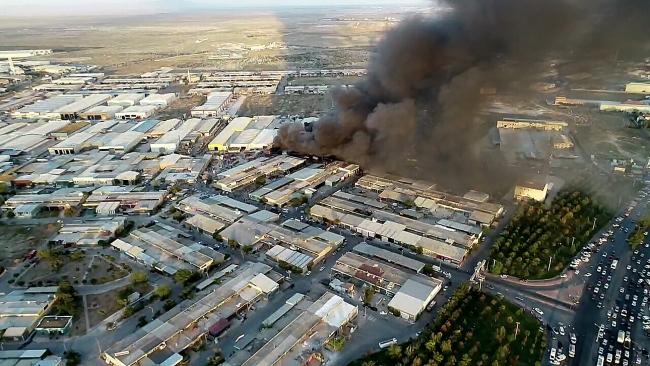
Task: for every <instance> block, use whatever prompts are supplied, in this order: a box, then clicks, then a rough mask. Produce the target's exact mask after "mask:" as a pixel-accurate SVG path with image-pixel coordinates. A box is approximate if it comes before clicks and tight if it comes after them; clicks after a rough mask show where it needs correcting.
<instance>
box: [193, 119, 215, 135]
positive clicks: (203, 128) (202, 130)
mask: <svg viewBox="0 0 650 366" xmlns="http://www.w3.org/2000/svg"><path fill="white" fill-rule="evenodd" d="M218 127H219V120H218V119H215V118H210V119H206V120H203V122H202V123H201V125H200V126H198V127H197V128H196V132H198V133H199V134H200V135H201V136H204V137H205V136H210V135H212V134H213V133H214V132H215V131H216V130H217V128H218Z"/></svg>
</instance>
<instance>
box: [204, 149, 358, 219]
mask: <svg viewBox="0 0 650 366" xmlns="http://www.w3.org/2000/svg"><path fill="white" fill-rule="evenodd" d="M306 162H307V160H306V159H303V158H298V157H294V156H289V155H280V156H275V157H261V158H257V159H255V160H252V161H249V162H247V163H244V164H241V165H238V166H236V167H234V168H232V169H229V170H225V171H223V172H220V173H219V174H218V175H217V178H218V180H217V182H216V183H215V187H217V188H219V189H221V190H223V191H226V192H232V191H234V190H237V189H239V188H242V187H245V186H247V185H250V184H252V183H254V182H256V181H258V182H259V180H260V179H263V180H264V181H266V178H267V177H277V176H281V178H279V179H276V180H273V181H271V182H270V183H268V184H265V185H264V186H262V187H261V188H259V189H258V190H255V191H253V192H252V193H250V197H251V198H253V199H255V200H258V201H264V202H266V203H268V204H271V205H274V206H276V207H282V206H284V205H286V204H288V203H289V202H291V200H292V199H294V198H296V197H301V196H303V195H306V196H311V195H312V194H313V193H315V192H316V190H317V189H318V188H319V187H321V186H323V185H325V186H334V185H335V184H337V183H339V182H341V181H343V180H345V179H347V178H349V177H352V176H354V175H356V174H357V173H358V172H359V166H358V165H356V164H350V163H346V162H341V161H335V162H332V163H329V164H312V165H309V166H307V167H304V168H302V169H300V170H297V171H296V169H298V168H301V167H303V166H304V165H305V163H306Z"/></svg>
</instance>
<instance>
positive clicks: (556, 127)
mask: <svg viewBox="0 0 650 366" xmlns="http://www.w3.org/2000/svg"><path fill="white" fill-rule="evenodd" d="M566 127H569V125H568V124H567V123H566V122H561V121H544V120H536V119H522V118H504V119H503V120H501V121H497V128H530V129H538V130H546V131H562V130H563V129H564V128H566Z"/></svg>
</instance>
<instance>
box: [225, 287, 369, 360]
mask: <svg viewBox="0 0 650 366" xmlns="http://www.w3.org/2000/svg"><path fill="white" fill-rule="evenodd" d="M358 314H359V308H358V307H356V306H354V305H351V304H349V303H347V302H345V300H344V299H343V298H342V297H340V296H338V295H335V294H333V293H331V292H326V293H324V294H323V296H321V297H320V298H318V299H317V300H316V301H314V303H313V304H311V305H310V306H309V307H308V308H307V309H306V310H305V311H303V312H302V313H301V314H300V315H298V317H297V318H296V319H295V320H294V321H292V322H291V323H289V325H287V326H286V327H285V328H284V329H282V330H281V331H280V332H279V333H278V334H276V335H275V336H274V337H273V338H271V339H270V340H269V341H268V342H267V343H266V344H265V345H264V346H263V347H262V348H260V349H259V350H258V351H257V352H255V353H254V354H253V355H252V356H251V357H250V358H248V359H247V360H245V361H244V362H243V363H241V366H271V365H284V364H291V363H292V362H289V361H293V360H307V359H310V358H311V356H312V354H313V353H315V350H320V349H321V347H322V346H323V345H324V344H325V343H327V341H328V340H329V339H330V338H332V337H333V336H334V335H335V334H336V333H337V332H338V331H339V330H340V329H341V328H343V327H344V326H346V325H347V324H349V323H350V322H351V321H352V320H354V319H355V318H356V316H357V315H358ZM234 365H235V364H230V363H225V364H224V366H234Z"/></svg>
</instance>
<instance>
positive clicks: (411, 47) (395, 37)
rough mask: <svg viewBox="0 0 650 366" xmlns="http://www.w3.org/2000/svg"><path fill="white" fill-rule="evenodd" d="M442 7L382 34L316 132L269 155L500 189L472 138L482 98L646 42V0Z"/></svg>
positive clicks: (282, 137) (504, 0)
mask: <svg viewBox="0 0 650 366" xmlns="http://www.w3.org/2000/svg"><path fill="white" fill-rule="evenodd" d="M448 5H449V7H450V8H451V10H450V11H449V12H447V13H444V14H442V15H439V16H436V17H434V18H425V17H414V18H410V19H407V20H405V21H403V22H401V23H400V25H398V26H397V27H396V28H394V29H392V30H390V31H388V32H387V33H386V34H385V36H384V38H383V39H382V40H381V41H380V43H379V44H378V45H377V49H376V53H375V54H374V56H373V57H372V58H371V60H370V63H369V66H368V75H367V77H366V78H365V80H364V81H363V82H361V83H359V84H357V85H355V87H354V88H349V89H338V90H336V91H334V92H333V100H334V105H335V107H334V110H333V111H332V112H331V113H330V114H329V115H327V116H325V117H323V118H321V119H320V120H319V121H317V122H315V123H313V124H311V125H306V126H303V124H302V123H299V122H295V123H290V124H286V125H283V126H282V127H281V128H280V130H279V133H278V136H277V138H276V144H278V145H279V146H281V147H282V148H283V149H286V150H291V151H296V152H299V153H303V154H308V155H334V156H337V157H339V158H341V159H343V160H346V161H350V162H355V163H358V164H360V165H361V166H362V167H364V168H365V169H366V170H372V171H382V172H386V173H396V174H401V175H405V176H410V177H414V178H426V179H431V180H434V181H436V182H438V183H441V184H442V185H443V186H447V187H458V186H463V187H466V186H469V187H471V186H476V185H477V184H480V183H483V184H485V183H489V182H490V181H492V180H501V179H503V178H504V177H505V176H507V175H508V174H509V171H507V170H505V169H501V168H500V167H499V166H498V164H496V163H494V162H488V161H485V157H482V156H481V149H480V148H477V140H478V137H477V136H476V135H475V134H473V133H472V131H473V127H474V125H475V124H476V116H477V112H478V111H479V110H480V109H481V107H482V106H483V102H484V101H485V100H484V98H485V95H484V94H483V93H481V88H488V87H489V88H496V89H497V90H498V92H499V93H503V92H510V93H519V92H521V93H524V92H526V90H527V88H528V86H529V85H530V83H531V82H533V81H534V80H535V79H536V78H538V77H539V72H540V71H542V70H543V69H545V68H548V67H549V66H550V64H551V62H550V61H549V60H551V59H552V58H562V59H564V60H570V61H571V62H575V63H576V65H578V66H577V67H578V69H580V70H582V71H587V72H588V71H589V70H588V68H589V67H590V66H588V65H591V64H593V62H594V61H596V62H597V61H600V60H605V59H608V58H614V54H615V53H619V52H620V53H621V54H622V53H624V52H625V51H630V50H631V51H634V50H636V51H639V48H640V47H641V46H642V43H641V42H642V41H643V40H644V38H645V37H647V36H650V33H648V31H649V30H650V27H648V25H647V24H648V23H650V22H647V19H645V18H646V17H647V16H650V1H647V0H627V1H626V0H612V1H607V0H600V1H599V0H594V1H585V2H580V1H569V0H455V1H450V2H449V3H448ZM580 65H584V66H580Z"/></svg>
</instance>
